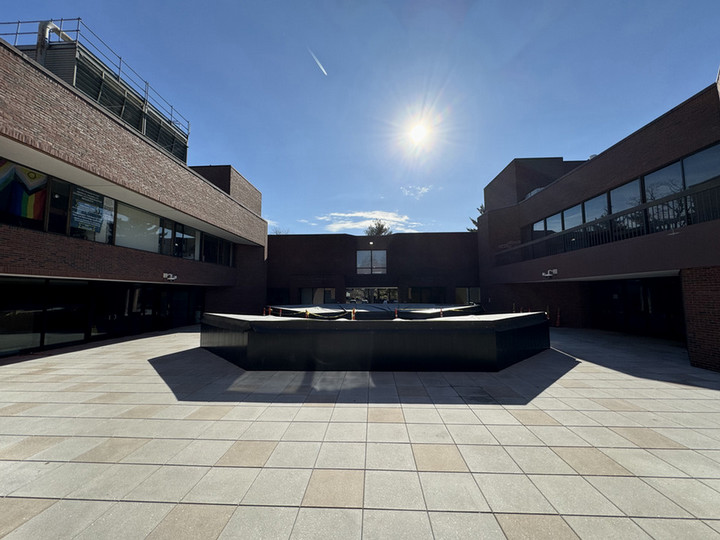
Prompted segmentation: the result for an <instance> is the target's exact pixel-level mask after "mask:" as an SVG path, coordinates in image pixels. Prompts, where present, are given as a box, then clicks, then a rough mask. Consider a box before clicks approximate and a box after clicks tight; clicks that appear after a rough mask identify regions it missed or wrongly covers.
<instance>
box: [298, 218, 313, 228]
mask: <svg viewBox="0 0 720 540" xmlns="http://www.w3.org/2000/svg"><path fill="white" fill-rule="evenodd" d="M297 222H298V223H302V224H303V225H312V226H313V227H317V223H315V222H314V221H310V220H309V219H298V220H297Z"/></svg>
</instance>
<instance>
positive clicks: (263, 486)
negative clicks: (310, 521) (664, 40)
mask: <svg viewBox="0 0 720 540" xmlns="http://www.w3.org/2000/svg"><path fill="white" fill-rule="evenodd" d="M311 474H312V470H311V469H262V470H261V471H260V473H259V474H258V476H257V478H256V479H255V481H254V482H253V484H252V486H250V489H248V491H247V493H246V494H245V497H243V500H242V504H253V505H272V506H299V505H300V503H301V502H302V499H303V496H304V495H305V489H306V488H307V485H308V482H309V480H310V475H311Z"/></svg>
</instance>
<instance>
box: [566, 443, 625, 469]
mask: <svg viewBox="0 0 720 540" xmlns="http://www.w3.org/2000/svg"><path fill="white" fill-rule="evenodd" d="M552 450H553V451H554V452H555V454H557V455H558V456H560V457H561V458H562V459H563V460H565V462H566V463H567V464H568V465H570V466H571V467H572V468H573V469H574V470H575V471H576V472H577V473H578V474H582V475H604V476H613V475H619V476H626V475H629V474H630V472H629V471H628V470H627V469H626V468H625V467H623V466H622V465H620V464H619V463H618V462H616V461H614V460H613V459H610V458H609V457H608V456H607V454H604V453H602V452H601V451H600V450H598V449H597V448H573V447H553V449H552Z"/></svg>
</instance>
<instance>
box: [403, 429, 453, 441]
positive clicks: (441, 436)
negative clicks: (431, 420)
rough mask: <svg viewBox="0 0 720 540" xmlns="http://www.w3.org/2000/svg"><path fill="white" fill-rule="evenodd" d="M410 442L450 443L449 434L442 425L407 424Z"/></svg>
mask: <svg viewBox="0 0 720 540" xmlns="http://www.w3.org/2000/svg"><path fill="white" fill-rule="evenodd" d="M407 431H408V435H409V437H410V442H413V443H452V442H453V439H452V437H451V436H450V432H449V431H448V430H447V428H446V427H445V426H444V425H443V424H407Z"/></svg>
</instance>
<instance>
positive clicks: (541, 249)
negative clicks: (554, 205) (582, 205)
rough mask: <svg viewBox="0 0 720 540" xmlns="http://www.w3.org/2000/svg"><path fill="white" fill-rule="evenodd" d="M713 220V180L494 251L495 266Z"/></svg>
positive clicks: (719, 191)
mask: <svg viewBox="0 0 720 540" xmlns="http://www.w3.org/2000/svg"><path fill="white" fill-rule="evenodd" d="M714 219H720V181H718V180H717V179H716V180H713V181H711V182H709V183H705V184H704V185H700V186H693V187H691V188H689V189H686V190H683V191H682V192H680V193H674V194H671V195H669V196H667V197H663V198H662V199H658V200H654V201H650V202H647V203H644V204H641V205H637V206H635V207H633V208H630V209H628V210H625V211H623V212H619V213H617V214H611V215H609V216H606V217H602V218H600V219H597V220H595V221H591V222H589V223H584V224H582V225H578V226H576V227H573V228H572V229H567V230H565V231H559V232H556V233H553V234H550V235H548V236H545V237H543V238H538V239H536V240H531V241H529V242H524V243H522V244H520V245H517V246H513V247H512V248H509V249H505V250H502V251H498V252H497V253H495V261H496V264H497V265H499V266H502V265H506V264H513V263H517V262H522V261H527V260H532V259H539V258H541V257H546V256H549V255H557V254H559V253H567V252H570V251H576V250H578V249H584V248H589V247H595V246H598V245H602V244H607V243H611V242H617V241H620V240H626V239H628V238H635V237H637V236H644V235H647V234H653V233H656V232H662V231H671V232H672V231H675V230H677V229H680V228H682V227H686V226H687V225H693V224H696V223H703V222H705V221H711V220H714Z"/></svg>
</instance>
